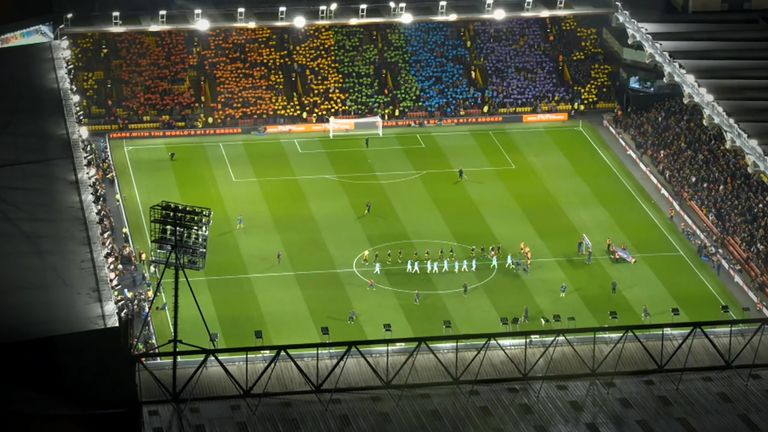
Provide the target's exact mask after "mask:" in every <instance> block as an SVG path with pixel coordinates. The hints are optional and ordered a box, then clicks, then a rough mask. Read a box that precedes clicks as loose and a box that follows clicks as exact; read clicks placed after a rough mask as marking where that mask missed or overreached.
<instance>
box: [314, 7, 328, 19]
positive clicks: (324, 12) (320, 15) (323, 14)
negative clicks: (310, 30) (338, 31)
mask: <svg viewBox="0 0 768 432" xmlns="http://www.w3.org/2000/svg"><path fill="white" fill-rule="evenodd" d="M327 18H328V6H320V10H319V11H318V12H317V19H319V20H320V21H325V20H326V19H327Z"/></svg>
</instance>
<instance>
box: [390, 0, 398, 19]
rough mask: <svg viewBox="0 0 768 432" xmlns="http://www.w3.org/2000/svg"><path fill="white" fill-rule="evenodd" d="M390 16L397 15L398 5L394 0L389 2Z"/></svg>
mask: <svg viewBox="0 0 768 432" xmlns="http://www.w3.org/2000/svg"><path fill="white" fill-rule="evenodd" d="M389 16H391V17H392V18H394V17H396V16H397V5H396V4H395V2H393V1H391V2H389Z"/></svg>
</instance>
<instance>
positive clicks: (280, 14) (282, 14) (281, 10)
mask: <svg viewBox="0 0 768 432" xmlns="http://www.w3.org/2000/svg"><path fill="white" fill-rule="evenodd" d="M277 20H278V21H280V22H283V21H285V6H280V7H279V8H278V9H277Z"/></svg>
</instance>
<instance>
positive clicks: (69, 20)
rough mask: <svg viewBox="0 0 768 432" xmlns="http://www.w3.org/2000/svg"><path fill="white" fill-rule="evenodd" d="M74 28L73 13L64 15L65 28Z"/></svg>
mask: <svg viewBox="0 0 768 432" xmlns="http://www.w3.org/2000/svg"><path fill="white" fill-rule="evenodd" d="M71 26H72V13H68V14H66V15H64V27H71Z"/></svg>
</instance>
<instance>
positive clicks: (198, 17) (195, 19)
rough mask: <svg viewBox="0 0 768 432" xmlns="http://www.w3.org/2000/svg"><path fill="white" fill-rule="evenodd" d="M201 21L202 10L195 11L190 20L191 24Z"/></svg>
mask: <svg viewBox="0 0 768 432" xmlns="http://www.w3.org/2000/svg"><path fill="white" fill-rule="evenodd" d="M201 19H203V10H202V9H195V16H194V18H193V19H192V22H198V21H200V20H201Z"/></svg>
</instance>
